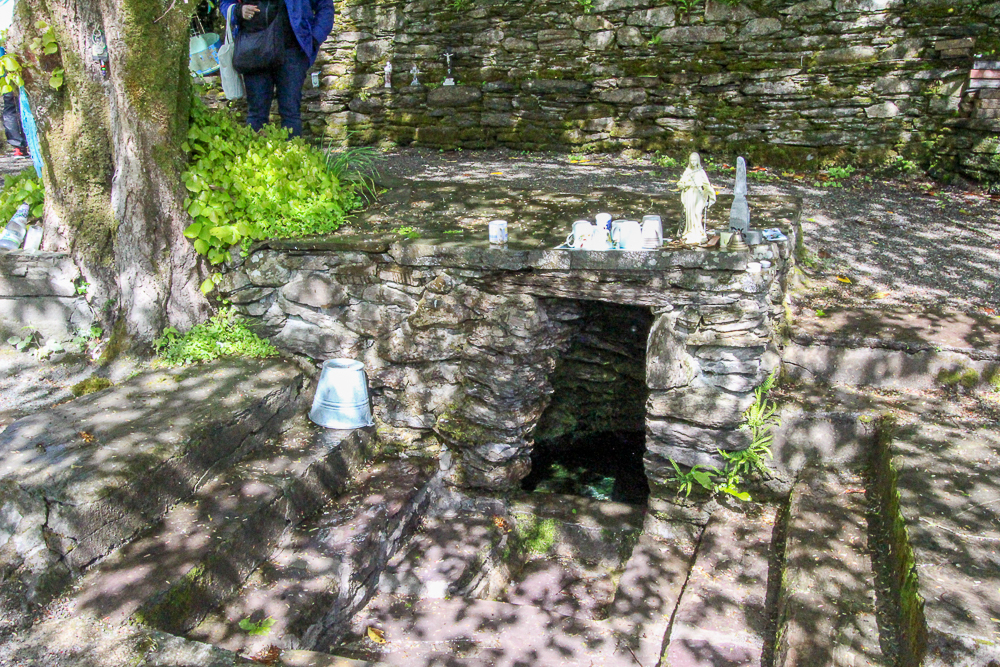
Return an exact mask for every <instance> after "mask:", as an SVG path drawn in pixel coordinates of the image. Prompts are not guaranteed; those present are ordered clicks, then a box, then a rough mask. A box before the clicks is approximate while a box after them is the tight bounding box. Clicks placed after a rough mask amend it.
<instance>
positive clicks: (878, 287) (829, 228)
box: [379, 149, 1000, 314]
mask: <svg viewBox="0 0 1000 667" xmlns="http://www.w3.org/2000/svg"><path fill="white" fill-rule="evenodd" d="M384 158H385V159H384V160H383V161H382V162H381V163H380V165H379V170H380V172H381V173H382V174H383V175H386V176H393V177H400V178H407V179H412V180H418V181H419V180H427V181H440V180H452V179H458V180H461V181H463V182H467V183H470V182H471V183H475V182H484V183H485V182H490V183H493V184H496V183H497V182H498V181H500V182H503V183H507V184H508V185H509V186H510V187H511V188H528V187H531V188H544V189H552V190H553V191H559V192H580V193H586V192H588V191H589V190H591V189H592V188H595V187H616V188H621V189H624V190H627V191H632V192H642V193H651V192H673V191H676V188H675V186H674V184H675V183H676V181H677V179H678V178H679V176H680V172H681V171H682V170H681V169H680V168H679V167H674V168H664V167H661V166H659V165H657V164H654V163H653V162H651V161H650V160H649V159H628V158H622V157H617V156H610V155H591V156H578V155H566V154H554V153H518V152H514V151H508V150H502V149H498V150H490V151H456V152H444V153H442V152H439V151H432V150H422V149H405V150H397V151H393V152H389V153H386V154H385V155H384ZM783 174H784V175H783ZM709 176H710V178H711V179H712V181H713V183H714V184H715V186H716V188H717V189H718V190H719V191H720V192H723V193H728V192H731V191H732V184H733V179H734V174H733V172H732V170H731V169H726V168H723V167H721V166H714V168H711V167H710V168H709ZM751 177H752V180H751V182H750V194H751V196H752V195H755V194H757V195H764V194H786V195H794V196H797V197H800V198H801V199H802V205H803V211H802V227H803V232H804V236H805V242H806V247H807V249H808V251H809V254H808V255H807V259H806V262H805V264H806V266H805V267H804V268H806V270H807V271H808V273H809V274H810V276H811V277H812V278H813V280H812V281H811V284H810V291H809V294H808V295H807V296H806V297H805V302H806V303H807V304H808V306H809V307H810V308H816V309H822V308H830V307H836V306H839V307H856V308H857V307H860V308H877V309H881V308H892V307H900V306H905V307H920V308H926V307H932V308H947V309H949V310H957V311H962V312H970V313H986V314H996V313H994V310H993V309H996V311H997V312H1000V286H998V283H997V280H998V275H1000V217H998V215H997V214H998V210H1000V209H998V203H1000V198H998V197H996V196H993V197H991V196H988V195H985V194H983V193H981V192H977V191H972V190H968V189H965V188H960V187H954V186H941V185H940V184H937V183H934V182H931V181H929V180H921V179H910V180H903V179H884V180H883V179H881V178H878V177H876V176H872V175H867V174H864V173H863V172H855V173H854V174H853V175H852V176H851V177H850V178H847V179H845V180H843V181H841V183H842V185H843V187H830V186H829V185H824V183H829V178H828V176H827V175H826V174H822V173H818V172H813V173H808V172H802V173H788V172H781V171H780V170H766V171H753V168H751ZM713 213H714V215H715V216H725V215H726V212H719V211H713ZM751 215H753V211H752V208H751ZM838 277H839V278H844V279H846V280H850V281H851V282H850V283H847V282H844V281H843V280H838Z"/></svg>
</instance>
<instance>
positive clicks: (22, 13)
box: [12, 0, 208, 346]
mask: <svg viewBox="0 0 1000 667" xmlns="http://www.w3.org/2000/svg"><path fill="white" fill-rule="evenodd" d="M196 4H197V3H196V2H184V1H182V0H177V1H176V2H173V1H172V0H26V2H22V3H20V5H19V8H18V18H17V23H18V24H19V25H20V26H21V28H22V29H23V31H24V33H23V34H22V35H20V38H21V39H20V44H18V43H17V41H16V40H17V38H18V35H17V34H16V33H15V34H14V35H12V37H13V38H14V40H13V42H14V43H13V48H14V50H15V52H16V53H17V54H18V55H20V56H22V60H24V61H27V63H26V64H27V65H28V66H29V68H30V70H29V72H28V74H29V77H30V80H27V81H26V83H27V88H28V92H29V96H30V100H31V103H32V105H33V108H34V110H35V116H36V121H37V123H38V128H39V138H40V140H41V143H42V156H43V158H44V161H45V174H44V178H45V187H46V206H45V221H44V224H45V230H46V238H47V241H46V248H47V249H52V250H61V251H66V252H70V253H72V254H73V256H74V258H75V259H76V261H77V263H78V264H79V265H80V267H81V269H82V270H83V272H84V275H85V276H86V277H87V280H88V281H89V282H90V292H89V294H88V298H89V300H90V303H91V305H92V306H93V307H94V309H95V310H96V311H98V312H99V316H100V317H101V319H102V321H103V322H104V323H105V325H106V326H107V325H110V324H112V323H114V324H115V331H116V335H118V336H121V335H125V336H127V338H128V341H129V343H130V344H133V345H139V346H143V345H148V344H149V343H150V342H151V341H152V340H153V339H154V338H155V337H156V336H157V335H158V334H159V332H160V331H161V330H162V329H163V328H164V327H165V326H168V325H169V326H174V327H177V328H179V329H187V328H190V326H191V325H193V324H194V323H196V322H198V321H200V320H202V319H204V317H205V316H206V314H207V312H208V302H207V300H206V299H205V297H204V296H203V295H202V294H201V292H200V291H199V289H198V288H199V285H200V283H201V278H202V277H203V276H202V274H203V273H204V269H203V267H202V266H201V265H200V263H199V261H198V256H197V254H196V253H195V251H194V249H193V247H192V246H191V244H190V242H189V241H188V240H187V239H185V238H184V236H183V235H182V232H183V230H184V228H185V227H186V226H187V225H188V224H189V222H190V220H189V218H188V216H187V213H186V212H185V210H184V207H183V201H184V196H185V194H184V190H183V186H182V185H181V181H180V172H181V171H182V170H183V167H184V160H185V157H184V154H183V151H182V150H181V148H180V146H181V144H182V143H183V141H184V139H185V138H186V135H187V129H188V110H189V106H190V95H191V77H190V75H189V73H188V68H187V54H188V25H189V22H190V17H191V14H192V13H193V11H194V8H195V6H196ZM38 20H43V21H46V22H47V23H48V24H50V25H51V26H52V27H53V29H54V31H55V35H56V39H57V40H58V43H59V47H60V50H59V53H58V54H57V55H54V56H44V55H42V56H39V55H35V54H32V53H31V52H30V51H29V49H28V48H27V44H28V43H29V42H30V37H31V36H33V35H35V34H38V32H39V31H38V29H37V28H36V27H35V22H36V21H38ZM98 30H100V31H102V32H103V34H104V35H105V36H106V40H107V45H108V55H109V63H108V68H107V69H108V74H107V75H105V74H103V73H102V72H101V68H100V64H99V63H98V62H97V61H96V60H94V58H93V56H92V45H93V40H92V36H93V35H95V33H96V32H97V31H98ZM57 67H63V68H64V69H65V83H64V85H63V87H62V89H61V90H59V91H56V90H53V89H52V88H51V87H50V86H49V83H48V80H49V76H50V73H51V71H52V70H53V69H55V68H57ZM26 78H28V77H26ZM119 342H121V341H119Z"/></svg>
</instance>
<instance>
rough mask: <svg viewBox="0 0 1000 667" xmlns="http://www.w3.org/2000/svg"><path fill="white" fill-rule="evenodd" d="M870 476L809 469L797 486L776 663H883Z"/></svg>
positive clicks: (790, 666)
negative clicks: (870, 519) (870, 527)
mask: <svg viewBox="0 0 1000 667" xmlns="http://www.w3.org/2000/svg"><path fill="white" fill-rule="evenodd" d="M867 509H868V503H867V500H866V497H865V481H864V480H863V479H862V478H861V477H860V476H859V475H857V474H855V473H850V472H846V471H841V472H837V471H834V470H830V469H809V470H807V471H805V473H804V474H803V476H802V478H801V479H800V480H799V481H798V482H797V483H796V484H795V487H794V488H793V490H792V498H791V505H790V508H789V520H788V521H789V522H788V532H787V538H786V541H785V570H784V578H783V581H784V585H783V589H782V594H781V598H780V601H779V609H780V612H779V614H780V618H779V622H778V635H777V636H778V638H779V639H778V642H777V647H776V651H775V656H776V657H775V662H774V665H775V667H813V666H815V665H824V666H828V667H854V666H855V665H873V666H877V665H882V666H887V665H888V664H889V663H888V662H887V661H886V660H885V659H884V657H883V655H882V650H881V648H880V646H879V628H878V624H877V623H876V618H875V575H874V573H873V570H872V563H871V558H870V557H869V555H868V536H867V530H868V523H867V519H866V516H865V512H866V511H867Z"/></svg>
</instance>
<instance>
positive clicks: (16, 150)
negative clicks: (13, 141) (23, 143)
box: [14, 146, 28, 157]
mask: <svg viewBox="0 0 1000 667" xmlns="http://www.w3.org/2000/svg"><path fill="white" fill-rule="evenodd" d="M14 157H28V151H26V150H25V149H23V148H21V147H20V146H15V147H14Z"/></svg>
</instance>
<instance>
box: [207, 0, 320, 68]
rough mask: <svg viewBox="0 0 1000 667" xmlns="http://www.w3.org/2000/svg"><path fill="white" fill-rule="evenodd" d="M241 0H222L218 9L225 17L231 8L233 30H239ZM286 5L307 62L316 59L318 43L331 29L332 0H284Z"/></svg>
mask: <svg viewBox="0 0 1000 667" xmlns="http://www.w3.org/2000/svg"><path fill="white" fill-rule="evenodd" d="M240 4H242V1H241V0H222V2H221V4H220V6H219V9H221V10H222V16H223V17H225V16H226V13H227V12H228V11H229V8H230V7H232V6H233V5H236V9H235V10H233V18H234V19H235V20H234V22H233V32H234V34H235V33H236V32H238V31H239V21H240V20H239V16H240ZM285 5H287V7H288V20H289V22H290V23H291V25H292V31H293V32H294V33H295V38H296V39H297V40H298V41H299V46H301V47H302V50H303V51H305V53H306V55H307V56H309V62H310V63H313V62H315V61H316V53H317V50H318V49H319V45H320V44H322V43H323V42H325V41H326V38H327V37H329V36H330V31H331V30H333V0H285Z"/></svg>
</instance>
